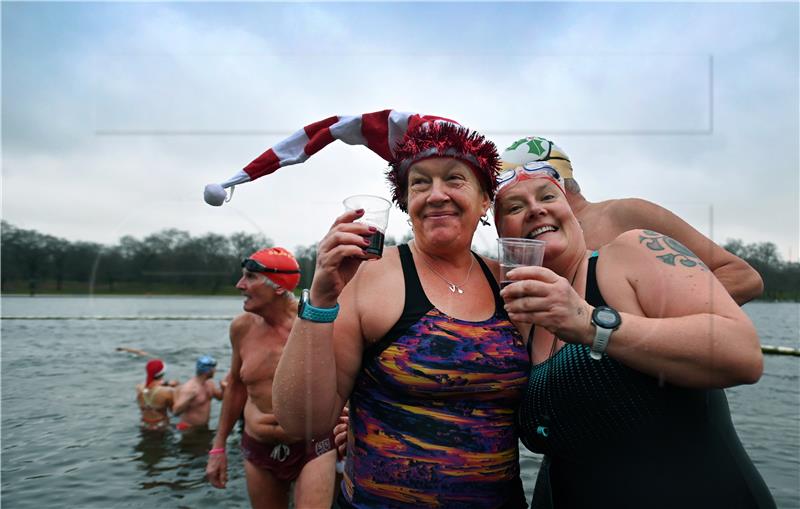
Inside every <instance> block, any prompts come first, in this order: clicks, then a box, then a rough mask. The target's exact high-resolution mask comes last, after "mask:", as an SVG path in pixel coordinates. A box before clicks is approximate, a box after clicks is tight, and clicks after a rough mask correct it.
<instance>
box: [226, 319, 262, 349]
mask: <svg viewBox="0 0 800 509" xmlns="http://www.w3.org/2000/svg"><path fill="white" fill-rule="evenodd" d="M255 321H256V315H254V314H253V313H242V314H240V315H238V316H237V317H236V318H234V319H233V321H231V327H230V336H231V342H232V343H233V342H234V341H238V340H239V339H241V338H242V337H244V335H245V334H247V331H248V330H250V327H252V326H253V324H254V323H255Z"/></svg>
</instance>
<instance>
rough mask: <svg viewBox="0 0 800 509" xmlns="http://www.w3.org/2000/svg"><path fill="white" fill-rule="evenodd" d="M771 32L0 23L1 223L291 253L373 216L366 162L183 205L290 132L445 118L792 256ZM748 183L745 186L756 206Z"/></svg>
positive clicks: (168, 17) (249, 9)
mask: <svg viewBox="0 0 800 509" xmlns="http://www.w3.org/2000/svg"><path fill="white" fill-rule="evenodd" d="M793 12H794V13H795V14H796V13H797V6H796V5H776V4H771V5H750V4H723V5H717V4H681V5H669V4H588V3H580V4H566V5H559V4H546V3H545V4H542V3H530V4H527V3H513V4H498V5H492V6H486V5H484V4H437V5H430V6H429V5H425V4H413V5H406V4H337V5H336V6H331V5H327V4H91V6H89V4H65V5H61V6H56V5H54V4H32V5H27V6H16V7H14V8H9V7H7V6H6V5H4V7H3V17H4V19H3V23H4V32H3V43H4V44H3V45H4V62H3V63H4V69H3V70H4V73H3V121H4V127H5V129H4V133H3V136H4V140H3V141H4V145H3V149H4V150H3V173H4V175H3V179H4V190H3V215H4V218H5V219H7V220H9V221H11V222H12V223H16V224H19V225H20V226H24V227H36V228H38V229H40V230H42V231H45V232H48V233H53V234H55V235H61V236H66V237H68V238H79V239H86V240H101V241H104V242H114V241H115V240H116V239H118V238H119V236H121V235H123V234H134V235H139V236H142V235H146V234H148V233H151V232H153V231H155V230H157V229H159V228H161V227H178V228H182V229H186V230H189V231H191V232H192V233H204V232H206V231H216V232H229V231H236V230H248V231H255V230H258V231H262V232H263V233H265V234H266V235H267V236H268V237H270V238H272V239H274V240H275V241H276V242H279V243H283V244H285V245H287V246H290V247H291V246H294V245H297V244H306V245H307V244H311V243H313V242H314V241H316V240H317V239H319V238H320V237H321V236H322V234H323V233H324V232H325V231H326V230H327V228H328V226H329V225H330V223H331V222H332V220H333V218H334V217H335V216H336V215H337V214H338V213H339V212H340V210H341V200H342V199H343V198H344V197H345V196H347V195H349V194H355V193H372V194H380V195H383V196H388V190H387V187H386V185H385V182H384V179H383V169H384V168H385V163H384V162H383V161H381V160H380V159H379V158H377V157H376V156H374V155H373V154H371V153H369V151H366V150H364V149H363V148H359V147H350V146H346V145H343V144H333V145H331V146H329V147H328V148H326V149H325V150H323V151H322V152H320V153H318V154H316V155H315V156H314V157H312V158H311V159H310V160H309V161H308V162H307V163H306V164H304V165H301V166H297V167H291V168H284V169H281V170H279V171H278V172H277V173H276V174H274V175H271V176H268V177H265V178H263V179H261V180H259V181H256V182H253V183H250V184H247V185H243V186H239V188H237V190H236V194H235V196H234V198H233V201H232V202H230V203H228V204H226V205H224V206H223V207H221V208H211V207H208V206H206V205H205V204H204V203H203V202H202V199H201V198H200V195H201V192H202V188H203V185H204V184H206V183H208V182H216V181H221V180H223V179H225V178H227V177H229V176H230V175H232V174H233V173H234V172H235V171H237V170H238V169H239V168H241V167H243V166H244V165H246V164H247V163H248V162H249V161H250V160H252V159H253V158H255V157H256V156H258V155H259V154H260V153H261V152H263V151H264V150H266V149H267V148H268V147H269V146H271V145H272V144H274V143H275V142H277V141H279V140H280V139H281V138H282V137H283V136H285V135H287V134H289V133H290V132H291V131H293V130H295V129H298V128H300V127H301V126H303V125H305V124H307V123H310V122H313V121H316V120H319V119H321V118H324V117H327V116H329V115H334V114H360V113H363V112H367V111H374V110H379V109H384V108H387V107H390V108H395V109H399V110H403V111H420V112H423V113H432V114H439V115H443V116H449V117H452V118H454V119H456V120H459V121H461V122H463V123H465V124H466V125H469V126H471V127H474V128H477V129H479V130H482V131H485V132H487V134H489V135H490V136H492V137H493V138H494V139H495V140H496V141H497V143H498V145H500V146H505V145H507V144H508V143H510V142H511V141H513V140H514V139H516V138H517V137H519V136H521V135H524V134H544V135H549V136H551V137H552V138H554V139H555V140H556V142H557V143H558V144H559V145H561V146H562V147H563V148H564V149H566V150H567V152H568V153H570V155H571V156H572V158H573V160H574V161H575V165H576V172H577V175H578V178H579V180H580V182H581V184H582V185H583V186H584V189H585V190H586V192H587V196H588V197H590V199H594V200H599V199H607V198H614V197H624V196H640V197H643V198H646V199H650V200H652V201H656V202H658V203H660V204H662V205H665V206H668V207H670V208H673V210H675V211H676V212H678V213H679V214H681V215H685V216H686V217H687V219H688V220H689V221H690V222H691V223H692V224H694V225H695V226H696V227H698V228H699V229H701V230H703V231H706V232H707V233H708V232H710V231H711V230H712V229H713V233H714V235H715V238H716V239H717V240H719V241H724V239H725V238H726V237H728V236H730V237H740V238H743V239H744V240H745V241H751V242H752V241H769V240H772V241H776V242H777V243H778V244H779V246H781V247H782V249H785V247H783V246H794V252H795V253H797V252H798V249H797V231H798V225H797V221H798V219H797V217H798V214H797V203H798V195H797V189H798V185H797V178H798V177H797V168H798V144H797V138H798V132H799V131H800V129H799V128H798V123H797V119H796V112H797V109H798V96H800V93H798V87H797V83H796V76H797V71H798V64H797V60H798V50H797V39H798V28H797V23H796V16H795V17H794V18H793V19H794V20H795V22H792V21H791V19H790V18H791V16H790V15H791V14H792V13H793ZM45 19H47V20H49V21H48V22H46V23H44V22H42V20H45ZM353 20H356V21H355V22H354V21H353ZM745 21H746V22H745ZM763 26H770V27H772V28H771V29H770V31H764V30H763V29H762V28H761V27H763ZM6 27H12V28H10V29H8V30H7V29H6ZM13 27H18V28H13ZM723 35H724V37H723ZM39 40H47V41H48V44H42V43H38V42H37V41H39ZM709 66H711V67H709ZM10 70H11V71H14V72H9V71H10ZM710 79H713V87H714V89H713V103H710V98H709V86H710V84H711V83H709V80H710ZM710 111H713V117H709V115H710V113H709V112H710ZM710 127H713V130H709V129H710ZM531 129H533V130H534V132H530V130H531ZM662 131H663V132H662ZM682 131H685V133H684V134H680V132H682ZM658 132H662V133H661V134H658ZM765 174H766V175H767V180H766V184H765V185H767V188H766V190H765V191H764V192H763V193H761V194H759V193H754V186H756V189H757V186H758V185H759V184H762V183H764V182H765ZM754 194H755V195H754ZM744 204H747V206H748V210H749V213H748V214H742V207H743V205H744ZM711 209H713V210H714V217H715V219H714V224H713V225H709V224H708V223H709V221H708V217H709V214H708V211H709V210H711ZM776 217H783V218H784V219H783V220H782V221H776V220H775V218H776ZM404 219H405V218H404V215H403V214H402V213H400V212H399V211H398V210H397V209H394V210H393V212H392V219H391V221H392V222H391V224H390V229H389V233H390V234H394V235H395V236H397V237H400V236H402V235H403V234H404V233H405V232H406V231H407V229H408V228H407V225H405V222H404ZM704 224H705V225H707V226H708V227H705V226H703V225H704ZM479 232H480V233H479V239H480V240H479V242H481V243H485V244H487V245H491V246H492V248H493V238H486V239H484V238H483V237H486V236H487V235H488V236H489V237H491V235H493V232H491V233H485V232H483V231H481V230H479ZM487 232H488V229H487Z"/></svg>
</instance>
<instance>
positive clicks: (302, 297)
mask: <svg viewBox="0 0 800 509" xmlns="http://www.w3.org/2000/svg"><path fill="white" fill-rule="evenodd" d="M306 302H308V289H304V290H303V292H302V293H301V294H300V304H298V306H297V314H298V315H300V316H303V309H304V308H305V307H306Z"/></svg>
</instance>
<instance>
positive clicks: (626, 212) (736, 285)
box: [611, 198, 764, 306]
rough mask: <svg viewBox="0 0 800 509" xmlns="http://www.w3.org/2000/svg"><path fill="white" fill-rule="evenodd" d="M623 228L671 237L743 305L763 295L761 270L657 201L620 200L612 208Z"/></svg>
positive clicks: (614, 216)
mask: <svg viewBox="0 0 800 509" xmlns="http://www.w3.org/2000/svg"><path fill="white" fill-rule="evenodd" d="M611 210H612V215H613V218H614V222H615V223H616V224H617V225H618V227H619V228H620V231H621V232H622V231H626V230H634V229H639V228H641V229H647V230H653V231H657V232H659V233H663V234H664V235H667V236H668V237H671V238H673V239H675V240H677V241H678V242H680V243H681V244H683V245H684V246H686V247H687V248H688V249H689V250H690V251H692V252H693V253H694V254H696V255H697V256H699V257H700V259H701V260H703V263H705V264H706V266H707V267H708V268H709V269H711V271H712V272H713V273H714V275H715V276H716V278H717V279H718V280H719V282H720V283H722V286H724V287H725V290H727V292H728V293H729V294H730V295H731V297H733V300H735V301H736V303H737V304H739V305H740V306H741V305H742V304H744V303H745V302H749V301H751V300H753V299H755V298H758V297H759V296H761V294H762V292H763V291H764V283H763V282H762V280H761V276H760V275H759V274H758V272H757V271H756V270H755V269H753V268H752V267H751V266H750V265H748V264H747V262H745V261H744V260H742V259H741V258H739V257H738V256H735V255H733V254H732V253H729V252H728V251H726V250H725V249H723V248H722V247H721V246H719V245H717V244H716V243H714V242H713V241H712V240H711V239H709V238H708V237H706V236H705V235H703V234H702V233H700V232H699V231H697V230H696V229H694V228H693V227H692V226H691V225H690V224H689V223H687V222H686V221H684V220H683V219H681V218H680V217H678V216H676V215H675V214H673V213H672V212H670V211H669V210H667V209H665V208H663V207H661V206H659V205H656V204H655V203H652V202H649V201H646V200H640V199H635V198H631V199H626V200H618V201H617V203H616V207H615V208H613V209H611Z"/></svg>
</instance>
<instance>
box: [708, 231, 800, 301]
mask: <svg viewBox="0 0 800 509" xmlns="http://www.w3.org/2000/svg"><path fill="white" fill-rule="evenodd" d="M723 247H724V248H725V249H726V250H727V251H729V252H731V253H733V254H735V255H736V256H738V257H739V258H741V259H743V260H745V261H746V262H747V263H749V264H750V265H751V266H752V267H753V268H754V269H756V270H757V271H758V273H759V274H761V279H763V280H764V293H763V295H762V296H761V299H762V300H793V301H800V263H798V262H786V261H783V259H782V258H781V255H780V253H778V247H777V246H776V245H775V244H773V243H772V242H760V243H757V244H745V243H743V242H742V241H741V240H736V239H734V240H729V241H728V242H726V243H725V245H724V246H723Z"/></svg>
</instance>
